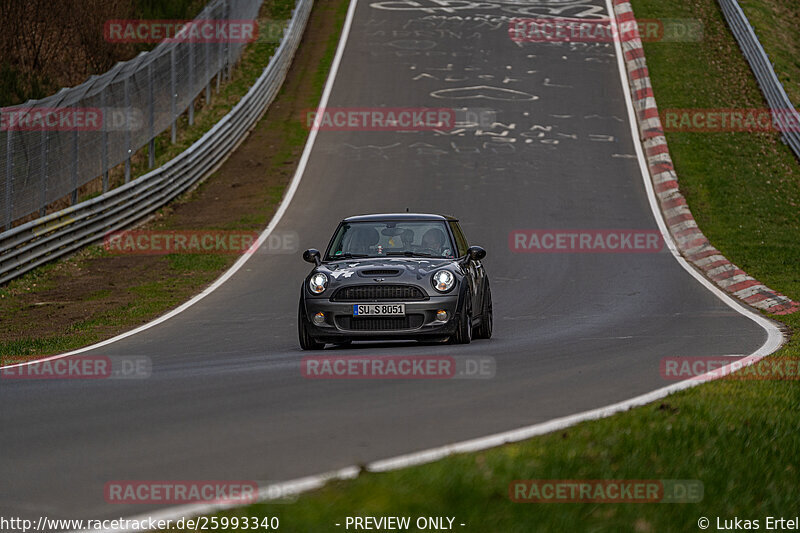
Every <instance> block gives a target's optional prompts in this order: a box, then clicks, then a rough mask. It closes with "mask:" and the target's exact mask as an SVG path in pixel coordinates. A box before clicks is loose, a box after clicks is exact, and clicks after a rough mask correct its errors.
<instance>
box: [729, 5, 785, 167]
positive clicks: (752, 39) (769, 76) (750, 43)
mask: <svg viewBox="0 0 800 533" xmlns="http://www.w3.org/2000/svg"><path fill="white" fill-rule="evenodd" d="M719 5H720V7H721V8H722V13H723V14H724V15H725V20H727V21H728V26H730V28H731V31H732V32H733V36H734V37H735V38H736V41H737V42H738V43H739V47H740V48H741V49H742V52H743V53H744V56H745V58H746V59H747V62H748V63H750V68H751V69H752V70H753V73H754V74H755V75H756V80H757V81H758V85H759V86H760V87H761V92H762V93H764V97H765V98H766V99H767V103H768V104H769V107H770V109H771V110H772V111H773V120H775V121H776V122H778V126H779V127H780V129H781V131H782V132H783V139H784V141H785V142H786V144H788V145H789V147H790V148H791V149H792V151H793V152H794V154H795V156H797V158H799V159H800V129H798V127H797V125H798V124H800V114H798V112H797V110H796V109H795V108H794V106H793V105H792V101H791V100H789V96H788V95H787V94H786V91H785V90H784V88H783V85H782V84H781V82H780V80H778V76H776V75H775V70H774V69H773V68H772V63H771V62H770V60H769V56H767V53H766V52H765V51H764V47H763V46H761V42H760V41H759V40H758V37H757V36H756V34H755V32H754V31H753V27H752V26H751V25H750V21H749V20H747V16H745V14H744V11H742V8H741V6H739V2H737V1H736V0H719ZM775 112H777V113H775Z"/></svg>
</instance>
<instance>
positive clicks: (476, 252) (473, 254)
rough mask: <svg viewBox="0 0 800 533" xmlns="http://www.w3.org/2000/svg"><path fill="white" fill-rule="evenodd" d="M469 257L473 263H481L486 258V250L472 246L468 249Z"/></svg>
mask: <svg viewBox="0 0 800 533" xmlns="http://www.w3.org/2000/svg"><path fill="white" fill-rule="evenodd" d="M467 257H469V258H470V259H472V260H473V261H480V260H481V259H483V258H484V257H486V250H484V249H483V248H481V247H480V246H470V247H469V248H467Z"/></svg>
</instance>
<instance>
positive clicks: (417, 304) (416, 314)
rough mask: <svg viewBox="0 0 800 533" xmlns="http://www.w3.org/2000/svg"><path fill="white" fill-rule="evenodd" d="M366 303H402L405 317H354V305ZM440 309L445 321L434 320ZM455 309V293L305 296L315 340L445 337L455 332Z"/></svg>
mask: <svg viewBox="0 0 800 533" xmlns="http://www.w3.org/2000/svg"><path fill="white" fill-rule="evenodd" d="M367 303H380V304H405V306H406V316H405V319H403V320H400V319H397V318H392V317H365V318H360V317H355V318H354V317H353V305H355V304H367ZM440 309H444V310H445V311H447V316H448V318H447V321H445V322H442V321H440V320H437V319H436V312H437V311H438V310H440ZM457 309H458V294H457V293H455V292H454V293H453V294H446V295H444V296H431V297H430V298H429V299H428V300H424V301H384V300H381V301H380V302H372V301H369V302H367V301H360V302H331V301H330V300H328V299H325V298H305V311H306V317H307V318H308V323H307V328H308V332H309V334H310V335H311V336H312V337H314V339H315V340H317V341H320V342H328V343H334V342H342V341H345V340H402V339H418V340H421V339H429V340H436V339H444V338H446V337H449V336H451V335H453V334H454V333H455V330H456V325H457V317H456V311H457ZM320 312H321V313H325V322H324V323H323V324H321V325H316V324H314V323H313V321H312V318H313V317H314V315H315V314H317V313H320ZM386 319H388V320H386Z"/></svg>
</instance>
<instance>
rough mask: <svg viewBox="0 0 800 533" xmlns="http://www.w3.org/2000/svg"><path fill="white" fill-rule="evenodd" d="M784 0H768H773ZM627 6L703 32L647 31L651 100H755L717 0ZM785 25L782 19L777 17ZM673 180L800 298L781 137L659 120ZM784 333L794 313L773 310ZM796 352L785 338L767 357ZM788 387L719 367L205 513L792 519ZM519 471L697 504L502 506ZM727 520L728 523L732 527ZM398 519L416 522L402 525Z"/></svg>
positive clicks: (799, 453) (799, 458)
mask: <svg viewBox="0 0 800 533" xmlns="http://www.w3.org/2000/svg"><path fill="white" fill-rule="evenodd" d="M780 3H781V0H769V1H768V0H765V1H764V2H761V4H764V5H765V6H777V5H778V4H780ZM633 5H634V10H635V13H636V16H637V17H638V18H648V19H655V18H660V17H664V18H694V17H697V18H700V19H702V21H703V23H704V25H705V38H704V40H703V41H702V42H700V43H657V42H654V43H646V44H645V48H646V55H647V60H648V65H649V67H650V73H651V76H652V80H653V85H654V88H655V93H656V97H657V100H658V104H659V106H660V108H661V109H662V110H664V109H667V108H704V107H707V108H754V107H763V106H764V105H765V103H764V101H763V99H762V97H761V95H760V93H759V91H758V87H757V86H756V83H755V80H754V78H753V76H752V73H751V72H750V70H749V68H748V66H747V64H746V62H745V60H744V58H743V57H742V56H741V54H740V52H739V50H738V48H737V45H736V43H735V41H734V39H733V36H732V35H731V34H730V32H729V31H728V29H727V26H726V25H725V22H724V19H723V17H722V14H721V12H720V11H719V7H718V6H717V3H716V2H715V1H714V0H634V2H633ZM775 23H776V24H779V25H781V28H782V29H783V30H785V31H793V28H792V27H791V26H788V24H790V22H789V21H788V20H786V19H783V20H776V21H775ZM668 141H669V145H670V150H671V154H672V157H673V159H674V161H675V165H676V168H677V172H678V176H679V178H680V183H681V189H682V192H683V193H684V195H685V196H686V198H687V200H688V202H689V204H690V207H691V208H692V212H693V213H694V215H695V217H696V218H697V220H698V223H699V225H700V227H701V229H702V230H703V232H704V233H705V234H706V235H707V236H708V238H709V239H710V240H711V242H712V243H713V244H714V245H715V246H716V247H718V248H719V249H720V250H721V251H722V252H723V253H724V254H725V255H726V256H727V257H728V258H729V259H730V260H731V261H733V262H734V263H736V264H737V265H739V266H741V267H743V268H744V269H745V270H746V271H747V272H748V273H749V274H751V275H753V276H755V277H756V278H757V279H759V280H760V281H762V282H765V283H766V284H767V285H768V286H770V287H771V288H773V289H775V290H778V291H780V292H782V293H783V294H786V295H788V296H790V297H792V298H793V299H795V300H797V299H798V298H800V239H798V235H800V217H798V216H797V214H798V205H800V165H798V163H797V161H796V160H795V159H794V158H793V156H792V154H791V153H790V151H789V150H788V148H787V147H786V146H784V145H783V144H782V143H781V141H780V139H779V137H778V135H775V134H769V133H763V134H749V133H713V134H707V133H671V134H669V135H668ZM777 318H779V319H780V320H781V321H782V322H784V323H785V324H786V325H787V326H789V327H790V328H791V329H793V330H797V328H798V327H800V313H798V314H795V315H789V316H783V317H777ZM778 358H779V359H780V360H781V361H783V362H784V363H787V362H788V363H789V364H794V365H797V364H798V363H800V342H798V339H797V338H794V339H792V340H791V341H790V342H789V343H788V344H787V345H786V346H784V347H783V348H782V349H781V350H780V351H779V352H778V353H777V354H775V355H774V356H771V357H770V358H768V359H767V361H765V362H764V363H763V364H762V365H760V368H764V367H765V365H769V364H770V363H769V361H774V360H776V359H778ZM798 408H800V387H798V385H797V381H792V380H772V381H756V380H746V381H740V380H723V381H717V382H714V383H710V384H707V385H703V386H700V387H696V388H693V389H691V390H687V391H683V392H680V393H677V394H674V395H671V396H669V397H668V398H666V399H664V400H663V401H661V402H657V403H656V404H651V405H647V406H644V407H641V408H637V409H632V410H630V411H628V412H625V413H622V414H618V415H616V416H614V417H611V418H607V419H603V420H598V421H593V422H586V423H582V424H579V425H577V426H574V427H572V428H570V429H568V430H566V431H562V432H559V433H553V434H549V435H544V436H542V437H538V438H535V439H531V440H528V441H525V442H522V443H518V444H512V445H506V446H503V447H500V448H496V449H492V450H488V451H486V452H482V453H475V454H464V455H458V456H454V457H450V458H447V459H444V460H442V461H438V462H436V463H432V464H429V465H424V466H420V467H414V468H408V469H404V470H400V471H395V472H389V473H381V474H376V473H364V474H362V475H361V476H359V477H358V478H357V479H355V480H352V481H346V482H332V483H329V484H328V485H327V486H325V487H324V488H323V489H321V490H318V491H315V492H312V493H309V494H305V495H302V496H301V497H299V498H298V500H297V501H296V502H295V503H293V504H291V505H285V504H257V505H252V506H249V507H244V508H239V509H234V510H230V511H227V512H224V513H220V514H219V515H218V516H229V517H232V516H238V517H246V516H247V517H252V516H259V517H263V516H277V517H279V519H280V521H281V527H282V528H283V529H287V530H290V531H337V530H340V529H342V527H336V526H335V524H337V523H338V524H343V523H344V520H345V517H347V516H354V515H357V516H412V517H418V516H441V515H447V516H451V517H455V518H456V522H455V523H456V524H460V523H464V524H466V527H464V528H460V527H456V529H463V530H464V531H497V532H499V531H502V532H517V531H518V532H523V531H524V532H527V531H636V532H650V531H659V532H661V531H698V520H699V519H700V518H701V517H707V518H708V519H709V520H710V522H711V528H710V530H716V529H717V527H716V526H717V519H719V520H720V521H721V522H720V523H721V524H723V525H724V521H725V520H726V519H727V520H733V519H734V517H739V518H741V519H750V520H758V521H759V523H760V527H764V528H766V526H767V524H766V517H768V516H772V517H781V516H783V517H786V518H787V519H788V518H794V517H795V515H796V514H797V510H798V509H797V504H798V502H800V484H798V483H797V479H798V475H800V436H798V434H797V427H798V421H800V417H799V416H798ZM517 479H690V480H699V481H701V482H702V483H703V485H704V498H703V500H702V502H700V503H684V504H656V503H651V504H597V503H570V504H556V503H553V504H546V505H545V504H522V503H511V501H510V499H509V493H508V489H509V484H510V483H511V482H512V481H513V480H517ZM731 528H732V526H731ZM410 530H411V531H415V530H416V529H414V528H411V529H410Z"/></svg>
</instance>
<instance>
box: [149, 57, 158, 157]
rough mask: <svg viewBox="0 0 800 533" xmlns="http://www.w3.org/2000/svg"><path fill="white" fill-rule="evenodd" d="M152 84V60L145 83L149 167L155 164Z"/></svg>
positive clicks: (154, 106)
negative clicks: (147, 95) (147, 97)
mask: <svg viewBox="0 0 800 533" xmlns="http://www.w3.org/2000/svg"><path fill="white" fill-rule="evenodd" d="M153 84H154V82H153V62H152V61H151V62H150V63H149V64H148V65H147V85H148V87H149V89H148V90H149V92H150V95H149V96H150V105H149V106H148V107H149V108H150V111H149V117H148V119H149V122H150V129H149V131H148V132H147V134H148V136H149V137H150V142H149V143H148V145H147V163H148V165H149V167H150V168H153V167H154V166H156V101H155V98H156V95H155V87H154V86H153Z"/></svg>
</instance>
